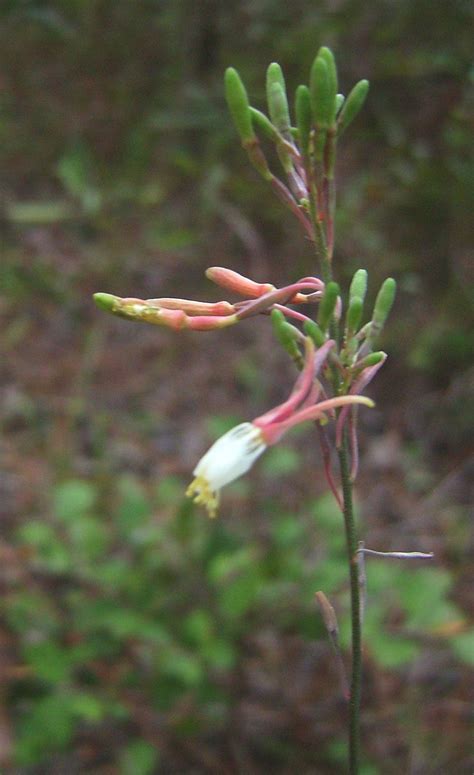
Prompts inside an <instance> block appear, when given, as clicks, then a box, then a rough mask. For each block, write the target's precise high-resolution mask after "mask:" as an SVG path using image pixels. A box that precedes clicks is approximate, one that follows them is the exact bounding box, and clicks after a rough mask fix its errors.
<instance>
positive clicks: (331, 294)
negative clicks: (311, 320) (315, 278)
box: [318, 282, 339, 331]
mask: <svg viewBox="0 0 474 775" xmlns="http://www.w3.org/2000/svg"><path fill="white" fill-rule="evenodd" d="M338 295H339V285H338V284H337V283H334V282H329V283H327V284H326V287H325V289H324V294H323V297H322V299H321V303H320V305H319V314H318V324H319V326H320V328H321V329H322V330H323V331H326V330H327V329H328V327H329V324H330V322H331V318H332V316H333V314H334V310H335V308H336V304H337V297H338Z"/></svg>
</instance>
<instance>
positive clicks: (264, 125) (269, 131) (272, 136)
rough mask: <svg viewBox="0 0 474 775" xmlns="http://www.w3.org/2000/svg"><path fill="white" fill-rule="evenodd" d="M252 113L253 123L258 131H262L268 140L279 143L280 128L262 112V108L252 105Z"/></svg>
mask: <svg viewBox="0 0 474 775" xmlns="http://www.w3.org/2000/svg"><path fill="white" fill-rule="evenodd" d="M250 115H251V117H252V124H253V126H254V128H255V129H256V130H257V132H258V131H260V132H261V133H262V134H263V135H265V137H267V138H268V140H271V141H272V142H273V143H277V142H278V140H279V134H278V130H277V128H276V127H275V126H273V124H272V122H271V121H270V119H269V118H268V116H266V115H265V113H262V111H261V110H257V108H252V107H251V108H250Z"/></svg>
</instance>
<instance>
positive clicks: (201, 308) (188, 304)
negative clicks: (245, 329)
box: [146, 298, 235, 316]
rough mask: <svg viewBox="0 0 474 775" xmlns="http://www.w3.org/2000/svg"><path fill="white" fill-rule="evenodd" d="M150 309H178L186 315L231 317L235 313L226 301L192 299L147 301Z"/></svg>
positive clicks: (231, 305) (232, 306)
mask: <svg viewBox="0 0 474 775" xmlns="http://www.w3.org/2000/svg"><path fill="white" fill-rule="evenodd" d="M146 303H147V304H148V305H149V306H150V307H158V308H162V309H180V310H182V311H183V312H185V313H186V314H187V315H219V316H223V315H232V314H233V313H234V312H235V309H234V305H233V304H230V303H229V302H228V301H216V302H207V301H194V300H193V299H174V298H163V299H147V300H146Z"/></svg>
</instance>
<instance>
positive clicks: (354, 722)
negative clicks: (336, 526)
mask: <svg viewBox="0 0 474 775" xmlns="http://www.w3.org/2000/svg"><path fill="white" fill-rule="evenodd" d="M348 446H349V445H348V441H347V435H346V434H344V439H343V442H342V446H341V448H340V449H339V450H338V456H339V466H340V472H341V484H342V496H343V513H344V525H345V532H346V547H347V559H348V563H349V576H350V588H351V625H352V628H351V629H352V677H351V692H350V700H349V773H350V775H358V772H359V758H360V697H361V685H362V637H361V623H360V620H361V615H360V613H361V612H360V602H361V601H360V590H359V573H358V566H357V548H358V543H357V533H356V526H355V519H354V507H353V500H352V481H351V476H350V468H349V455H348Z"/></svg>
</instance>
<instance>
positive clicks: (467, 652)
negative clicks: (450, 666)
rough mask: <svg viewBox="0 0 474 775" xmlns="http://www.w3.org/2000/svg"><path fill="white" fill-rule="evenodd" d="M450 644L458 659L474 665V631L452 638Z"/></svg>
mask: <svg viewBox="0 0 474 775" xmlns="http://www.w3.org/2000/svg"><path fill="white" fill-rule="evenodd" d="M449 643H450V645H451V648H452V649H453V651H454V653H455V654H456V656H457V657H458V659H460V660H461V661H462V662H466V664H468V665H474V629H472V630H468V631H467V632H462V633H460V634H459V635H454V636H452V637H451V638H450V640H449Z"/></svg>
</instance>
